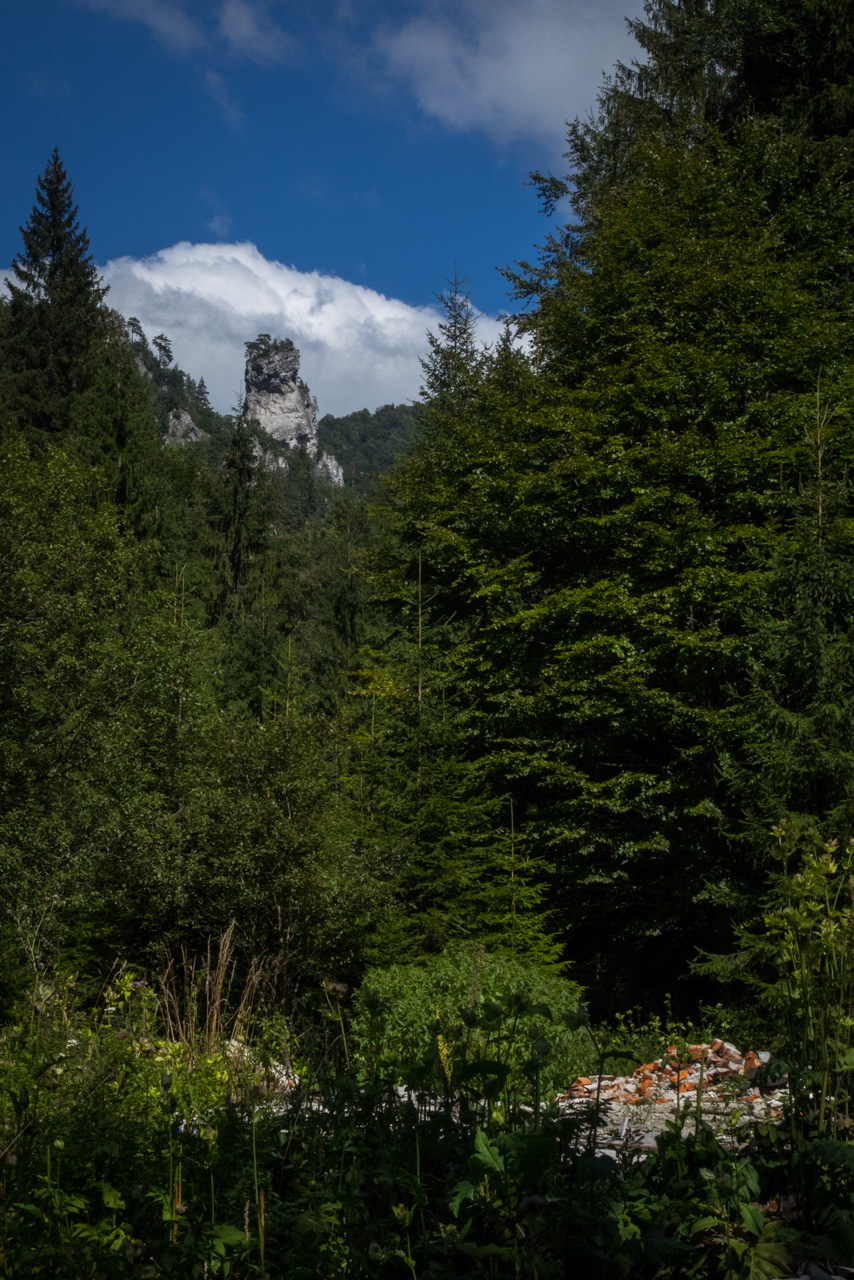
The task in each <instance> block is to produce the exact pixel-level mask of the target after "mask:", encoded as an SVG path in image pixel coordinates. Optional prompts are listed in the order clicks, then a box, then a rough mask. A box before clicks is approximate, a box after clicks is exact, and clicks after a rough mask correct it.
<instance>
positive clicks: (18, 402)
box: [6, 150, 106, 439]
mask: <svg viewBox="0 0 854 1280" xmlns="http://www.w3.org/2000/svg"><path fill="white" fill-rule="evenodd" d="M21 236H22V238H23V250H22V251H21V252H20V253H19V254H17V255H16V257H15V259H14V261H13V263H12V275H13V277H14V278H13V279H11V280H10V281H9V293H10V300H9V325H8V332H7V335H6V345H7V365H8V369H9V372H10V374H11V386H9V385H8V379H7V397H8V398H9V399H11V400H14V403H15V418H16V419H17V422H18V424H19V425H20V426H21V427H22V428H23V430H24V431H25V433H27V434H28V435H30V436H31V437H32V436H34V437H35V438H36V439H44V438H45V437H50V436H55V435H56V434H57V433H59V432H63V431H67V430H68V429H69V426H70V419H71V416H72V401H73V400H74V398H75V397H76V396H78V395H80V394H81V393H83V392H84V391H85V390H86V389H87V388H88V386H89V385H90V384H91V382H92V380H93V376H94V365H95V363H96V359H95V357H96V354H97V346H98V343H99V341H101V340H102V339H103V337H104V327H105V321H106V312H105V310H104V307H103V305H102V304H103V299H104V296H105V294H106V289H105V288H104V286H103V285H102V284H101V281H100V279H99V277H98V273H97V271H96V268H95V266H94V263H93V262H92V257H91V254H90V252H89V238H88V235H87V233H86V230H85V228H82V227H81V226H80V224H79V221H78V217H77V207H76V205H75V204H74V195H73V191H72V188H71V183H70V181H69V179H68V175H67V173H66V171H65V168H64V166H63V163H62V160H61V159H60V155H59V152H58V151H57V150H54V152H53V154H52V155H51V158H50V161H49V162H48V165H47V168H46V169H45V171H44V173H43V174H42V176H41V177H40V178H39V180H38V189H37V195H36V203H35V206H34V208H33V211H32V214H31V215H30V218H29V221H28V222H27V223H26V225H25V226H23V227H21ZM8 415H9V410H8V409H7V421H8Z"/></svg>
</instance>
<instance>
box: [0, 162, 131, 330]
mask: <svg viewBox="0 0 854 1280" xmlns="http://www.w3.org/2000/svg"><path fill="white" fill-rule="evenodd" d="M20 231H21V236H22V238H23V242H24V248H23V252H21V253H19V254H17V255H16V256H15V259H14V261H13V263H12V271H13V273H14V275H15V277H16V278H17V280H18V282H19V283H18V284H15V282H14V281H9V287H10V290H11V293H12V297H13V298H16V299H17V300H19V301H22V300H24V299H27V300H28V301H34V302H43V301H44V302H59V301H67V300H68V299H69V298H70V297H76V299H77V300H78V301H83V300H86V301H88V303H89V304H90V306H91V307H93V308H96V307H98V306H99V305H100V303H101V301H102V300H103V298H104V295H105V294H106V292H107V290H106V288H105V287H104V286H103V285H102V284H101V281H100V279H99V277H98V273H97V271H96V269H95V265H94V263H93V262H92V255H91V253H90V251H89V236H88V234H87V232H86V228H85V227H81V226H80V223H79V222H78V219H77V206H76V205H75V203H74V192H73V190H72V187H71V182H70V181H69V178H68V174H67V173H66V171H65V167H64V165H63V163H62V159H61V157H60V154H59V150H58V149H57V148H54V150H53V153H52V155H51V157H50V160H49V161H48V165H47V168H46V169H45V171H44V173H43V174H42V175H41V177H40V178H39V180H38V187H37V192H36V203H35V205H34V206H33V211H32V213H31V214H30V219H29V221H28V222H27V223H26V225H25V226H23V227H21V228H20Z"/></svg>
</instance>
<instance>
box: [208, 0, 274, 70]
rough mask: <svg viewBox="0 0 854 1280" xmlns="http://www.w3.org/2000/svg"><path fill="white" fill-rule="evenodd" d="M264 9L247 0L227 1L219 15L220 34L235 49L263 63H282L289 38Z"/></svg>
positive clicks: (246, 56)
mask: <svg viewBox="0 0 854 1280" xmlns="http://www.w3.org/2000/svg"><path fill="white" fill-rule="evenodd" d="M265 8H266V7H265V6H262V5H260V4H249V3H247V0H225V2H224V4H223V6H222V9H221V11H220V17H219V29H220V34H221V35H222V36H223V37H224V38H225V40H226V41H227V42H228V44H229V45H230V46H231V48H232V50H233V51H234V52H235V53H239V54H241V55H242V56H243V57H245V58H250V59H251V60H252V61H253V62H257V63H260V64H261V65H262V66H263V65H265V64H268V63H271V62H281V61H282V59H283V58H284V56H285V54H286V53H287V51H288V46H289V41H288V37H287V36H286V35H285V33H284V31H282V30H281V28H280V27H277V26H276V24H275V23H274V22H272V21H271V20H270V18H269V16H268V15H267V13H266V11H265Z"/></svg>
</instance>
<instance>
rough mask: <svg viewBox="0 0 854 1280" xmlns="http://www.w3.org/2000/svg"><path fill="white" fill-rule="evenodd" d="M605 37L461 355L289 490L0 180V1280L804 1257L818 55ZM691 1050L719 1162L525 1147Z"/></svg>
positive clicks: (847, 1253) (830, 659)
mask: <svg viewBox="0 0 854 1280" xmlns="http://www.w3.org/2000/svg"><path fill="white" fill-rule="evenodd" d="M645 9H646V13H645V19H644V20H638V21H635V22H633V23H631V24H630V26H631V28H632V32H633V35H634V37H635V39H636V42H637V46H638V48H637V60H636V61H635V62H633V63H631V64H630V65H618V66H617V67H616V69H615V71H614V73H613V74H612V75H611V77H610V78H608V79H607V80H606V81H605V83H604V85H603V87H602V89H601V92H600V95H599V98H598V101H597V103H596V105H595V109H594V110H593V112H592V113H591V115H590V116H589V117H588V118H587V119H580V120H576V121H574V122H572V123H571V124H570V125H569V128H568V135H567V144H568V150H567V155H566V162H567V166H566V170H567V171H566V176H564V177H561V176H556V175H554V174H550V173H546V174H543V173H538V172H537V173H534V174H532V184H533V187H534V189H535V191H536V194H537V195H538V197H539V199H540V200H541V202H542V205H543V212H544V235H543V242H542V244H541V245H540V246H538V247H537V248H536V249H534V250H531V251H528V250H527V249H526V247H525V246H520V252H521V253H523V254H525V253H527V254H528V256H527V257H524V258H522V259H521V260H520V261H519V262H517V263H516V264H514V265H511V266H509V267H506V268H505V274H506V278H507V286H508V297H509V303H508V310H509V311H510V313H511V314H509V315H508V318H507V321H506V326H505V331H504V335H503V337H502V339H501V341H500V342H498V343H497V344H495V345H494V346H492V347H487V346H485V345H484V344H483V343H481V342H480V341H479V338H478V333H477V318H476V314H475V312H474V310H473V308H472V306H471V304H470V300H469V296H468V292H467V288H466V282H465V281H464V280H460V279H458V278H456V277H455V278H454V279H452V280H450V281H448V282H447V287H446V288H445V289H444V291H443V292H442V293H441V295H440V300H441V304H442V310H443V319H442V322H441V323H440V324H439V326H438V330H437V332H436V333H434V334H430V335H426V336H425V357H424V360H423V386H422V388H421V394H420V399H419V400H418V402H417V403H416V404H415V405H397V406H395V405H385V406H382V407H380V408H377V409H376V411H369V410H368V409H362V410H359V411H355V412H353V413H351V414H350V415H348V416H346V417H342V418H337V419H336V418H331V417H327V418H324V419H323V420H322V421H321V423H320V441H321V444H322V447H323V448H324V449H325V450H328V451H329V452H330V453H332V454H334V455H335V457H336V458H337V459H338V461H339V462H340V464H341V466H342V468H343V474H344V484H343V486H334V485H332V484H331V483H328V482H327V481H326V480H325V479H324V478H323V477H322V476H319V475H318V473H317V472H316V470H315V468H314V467H313V466H312V464H311V460H310V459H309V458H308V457H306V456H305V455H301V454H300V453H299V452H294V453H293V454H292V455H291V456H290V457H289V460H288V466H287V467H284V468H283V467H277V466H274V465H270V463H269V459H268V458H267V455H266V454H265V452H264V450H263V448H259V445H258V432H257V430H256V428H255V427H253V425H252V424H251V423H249V422H247V420H246V419H245V418H244V417H243V416H241V415H240V414H239V413H235V414H234V415H233V416H224V415H221V414H219V413H217V412H215V411H214V409H213V408H212V407H211V404H210V401H209V398H208V393H207V390H206V388H205V385H204V381H203V380H200V381H196V380H195V378H194V377H193V376H192V374H191V373H187V372H185V371H183V370H181V369H180V368H178V366H177V365H176V364H175V362H174V360H173V354H172V349H171V344H170V342H169V338H168V336H167V335H165V334H160V335H158V336H157V337H156V338H154V339H153V340H152V341H151V342H149V341H148V339H147V338H146V335H145V333H144V332H143V330H142V327H141V326H140V324H139V322H138V321H137V320H136V319H135V318H133V317H122V316H120V315H118V314H117V313H116V312H115V311H113V310H111V309H110V306H109V296H108V294H107V292H106V290H105V289H104V287H103V285H102V283H101V281H100V279H99V277H98V273H97V270H96V268H95V266H94V264H93V259H92V255H91V252H90V245H89V240H88V237H87V233H86V231H85V230H83V228H82V226H81V223H80V220H79V217H78V211H77V209H76V207H75V203H74V196H73V191H72V185H71V181H70V179H69V176H68V174H67V173H66V171H65V169H64V167H63V164H62V160H61V158H60V155H59V152H58V151H57V152H54V154H53V155H52V157H51V158H50V160H49V163H48V165H47V168H46V169H45V171H44V173H43V175H42V176H41V177H40V178H39V179H38V188H37V194H36V203H35V206H34V208H33V210H32V212H31V214H30V215H29V218H28V220H27V221H26V222H25V224H24V226H23V227H22V245H21V249H20V252H19V254H18V256H17V258H16V259H15V261H14V263H13V265H12V270H11V273H10V277H9V281H8V284H7V293H6V295H5V296H4V297H3V298H2V300H0V455H2V468H3V477H4V483H3V485H2V489H0V789H2V790H1V791H0V795H2V801H0V872H2V883H3V886H4V892H3V899H2V912H0V1023H2V1026H3V1027H4V1028H5V1030H4V1031H3V1032H2V1036H3V1039H2V1045H0V1065H2V1071H3V1074H4V1080H5V1083H4V1095H3V1101H2V1102H0V1160H2V1161H5V1164H4V1165H3V1170H2V1173H0V1178H2V1187H0V1199H2V1204H3V1206H4V1209H3V1214H4V1226H3V1227H2V1231H0V1274H2V1275H4V1276H10V1277H11V1276H19V1275H24V1274H28V1275H29V1274H32V1275H44V1276H74V1277H76V1276H84V1275H91V1276H102V1275H103V1276H113V1275H115V1276H139V1277H143V1276H146V1277H148V1276H160V1275H166V1274H174V1275H181V1276H202V1275H205V1276H207V1275H209V1274H210V1275H213V1274H223V1275H233V1276H250V1275H261V1276H265V1275H269V1276H283V1277H284V1276H289V1277H290V1276H293V1277H313V1276H317V1277H333V1276H334V1277H338V1276H341V1277H343V1276H359V1275H386V1274H387V1275H389V1276H394V1275H406V1274H410V1275H411V1276H413V1277H414V1276H416V1275H420V1276H432V1277H451V1276H481V1275H483V1276H486V1275H489V1276H522V1275H524V1276H526V1277H527V1276H531V1277H534V1276H540V1277H546V1276H567V1277H572V1276H575V1275H578V1276H588V1275H589V1276H593V1275H597V1276H603V1277H612V1276H613V1277H617V1276H622V1277H629V1276H632V1277H640V1276H650V1277H651V1276H662V1277H663V1276H674V1277H675V1276H707V1275H708V1276H713V1275H720V1276H726V1277H733V1278H735V1277H742V1276H743V1277H750V1278H751V1280H757V1278H758V1277H766V1280H770V1277H773V1276H779V1275H782V1274H783V1271H782V1268H785V1267H787V1266H788V1267H789V1268H790V1269H791V1268H793V1267H794V1266H795V1265H796V1263H797V1262H798V1261H799V1260H801V1259H803V1258H808V1257H812V1258H814V1259H815V1258H821V1259H823V1260H824V1262H825V1264H826V1265H828V1266H830V1264H831V1263H836V1264H841V1263H843V1262H846V1261H848V1262H850V1261H851V1260H852V1258H854V1213H852V1210H851V1203H852V1195H854V1157H852V1154H851V1153H852V1148H851V1147H850V1145H849V1143H848V1140H847V1139H848V1136H849V1133H850V1126H851V1120H850V1117H849V1107H848V1093H849V1090H850V1083H849V1078H850V1073H851V1071H852V1070H854V1049H852V1046H851V1039H852V1036H851V1028H852V1027H854V1005H852V999H854V997H853V996H852V990H854V985H852V979H854V958H852V957H853V956H854V948H852V943H854V891H852V887H851V885H852V881H851V879H850V873H851V870H852V865H854V862H852V858H854V855H852V849H854V845H852V840H854V493H852V477H851V474H850V472H851V469H852V464H854V150H852V129H854V24H852V22H851V19H850V15H849V14H848V12H847V6H846V5H845V3H843V0H648V3H647V4H646V6H645ZM252 336H253V335H250V334H247V341H248V345H250V346H251V341H250V340H251V339H252ZM282 336H283V337H284V336H286V335H282ZM181 415H184V420H187V419H191V420H192V424H193V425H194V427H195V428H196V429H195V430H194V431H193V432H192V436H191V437H187V438H185V439H184V440H183V441H182V442H176V440H175V438H174V432H173V433H172V435H170V426H171V424H173V423H174V422H175V420H176V418H178V417H180V416H181ZM582 993H583V995H584V1001H585V1003H579V997H580V996H581V994H582ZM588 1008H589V1010H590V1012H589V1013H588V1012H587V1010H588ZM656 1028H657V1031H656ZM729 1029H731V1034H732V1035H736V1034H738V1035H741V1036H753V1037H761V1038H764V1042H765V1044H767V1045H768V1046H769V1047H770V1048H771V1050H772V1051H773V1054H774V1057H773V1059H772V1065H773V1064H776V1066H775V1067H774V1069H775V1070H776V1071H778V1072H779V1071H781V1070H785V1072H786V1073H788V1077H789V1081H790V1093H791V1103H790V1105H789V1107H788V1110H787V1120H786V1124H787V1125H788V1126H789V1127H788V1129H787V1128H786V1126H785V1125H784V1126H783V1129H782V1130H780V1129H774V1126H771V1125H766V1126H764V1129H763V1126H758V1127H757V1134H756V1135H755V1136H754V1138H753V1139H752V1140H751V1141H752V1143H753V1145H752V1147H748V1148H745V1147H744V1146H743V1145H742V1146H740V1147H738V1148H731V1147H728V1146H726V1144H724V1145H721V1144H720V1142H719V1141H718V1137H717V1136H716V1135H715V1134H714V1133H713V1131H712V1129H711V1128H710V1127H709V1126H708V1125H706V1124H705V1122H703V1121H702V1120H701V1116H700V1114H699V1104H698V1110H697V1113H696V1114H695V1115H694V1116H693V1118H692V1119H691V1121H690V1124H689V1129H690V1133H689V1132H687V1131H686V1129H685V1126H684V1123H682V1122H679V1121H678V1118H677V1122H676V1124H675V1125H674V1126H673V1128H672V1131H668V1136H667V1137H666V1138H664V1139H662V1140H661V1141H660V1143H659V1146H658V1150H657V1155H656V1156H655V1158H649V1159H645V1160H644V1162H642V1163H638V1162H637V1161H635V1162H632V1160H631V1159H630V1158H628V1157H627V1158H626V1160H625V1161H624V1162H623V1163H622V1164H620V1160H618V1159H617V1158H616V1157H615V1158H614V1159H611V1158H610V1157H605V1156H601V1155H597V1146H596V1127H597V1124H598V1120H597V1119H596V1118H595V1116H594V1118H593V1120H591V1121H588V1122H585V1123H587V1128H585V1127H584V1126H583V1125H582V1127H581V1128H580V1129H579V1127H578V1124H577V1122H575V1121H573V1122H572V1123H571V1124H569V1122H567V1121H566V1119H565V1117H564V1118H563V1119H562V1118H561V1115H560V1113H559V1111H558V1110H556V1109H555V1106H554V1104H553V1103H552V1102H551V1099H553V1098H554V1097H555V1095H556V1093H559V1092H560V1090H562V1089H563V1090H566V1089H567V1088H568V1087H569V1085H570V1084H571V1082H572V1081H571V1078H570V1076H572V1075H574V1074H581V1073H582V1072H587V1073H590V1074H592V1073H593V1071H594V1069H595V1070H597V1071H600V1072H601V1071H604V1070H605V1068H606V1067H609V1066H610V1069H611V1070H613V1069H614V1068H615V1065H616V1064H617V1063H618V1062H619V1061H620V1055H621V1054H622V1055H623V1058H624V1059H625V1058H626V1055H629V1056H631V1055H635V1061H636V1062H637V1061H640V1060H641V1059H640V1058H638V1057H637V1056H636V1055H638V1054H640V1053H642V1052H643V1053H645V1054H646V1056H653V1057H656V1058H660V1057H661V1055H662V1053H665V1046H667V1045H668V1044H670V1042H671V1041H677V1042H678V1043H681V1041H678V1037H679V1036H680V1035H682V1034H683V1032H684V1036H686V1037H688V1038H690V1037H691V1036H693V1037H694V1038H702V1037H704V1036H709V1035H712V1034H719V1033H724V1032H726V1031H727V1030H729ZM656 1035H658V1037H659V1038H658V1040H656ZM526 1037H527V1038H526ZM523 1041H524V1044H525V1045H526V1046H527V1047H526V1048H524V1050H523V1048H522V1047H521V1046H522V1042H523ZM235 1046H237V1047H235ZM478 1046H479V1047H478ZM475 1050H476V1051H475ZM672 1052H673V1053H676V1049H675V1048H674V1049H673V1051H672ZM680 1052H681V1050H680ZM609 1054H610V1055H611V1056H610V1057H609ZM676 1056H677V1058H678V1057H679V1054H676ZM72 1060H74V1070H75V1071H77V1072H78V1073H79V1074H78V1075H77V1076H75V1077H74V1081H75V1083H73V1084H72V1082H71V1076H70V1075H68V1074H67V1073H68V1072H70V1071H71V1062H72ZM277 1071H278V1072H279V1073H280V1077H281V1073H282V1072H284V1073H285V1075H286V1076H287V1079H288V1082H289V1083H288V1091H286V1092H287V1097H288V1098H290V1099H291V1100H292V1101H293V1100H294V1099H296V1102H293V1106H294V1107H296V1110H295V1111H294V1113H293V1114H292V1115H291V1118H290V1119H289V1120H288V1122H287V1123H285V1121H284V1119H283V1116H284V1115H285V1111H284V1110H283V1108H285V1107H286V1103H285V1102H283V1101H282V1100H281V1098H280V1097H279V1095H278V1094H277V1095H276V1096H277V1097H279V1100H278V1101H277V1102H276V1104H275V1106H273V1105H267V1103H265V1097H266V1094H265V1092H264V1091H265V1090H267V1092H268V1093H269V1092H270V1091H271V1090H272V1092H273V1093H275V1092H276V1090H275V1089H273V1086H272V1084H271V1081H272V1080H275V1079H277V1078H279V1077H277V1076H276V1072H277ZM64 1073H66V1074H64ZM259 1073H260V1074H259ZM261 1077H263V1080H262V1081H261V1083H259V1080H261ZM86 1081H88V1085H87V1086H86V1087H85V1088H84V1084H85V1082H86ZM300 1082H302V1084H303V1085H304V1086H305V1088H306V1089H307V1091H308V1092H307V1093H305V1094H302V1093H301V1092H300V1087H298V1086H299V1085H300ZM306 1082H310V1087H309V1084H308V1083H306ZM404 1083H406V1085H407V1086H408V1087H410V1088H411V1089H416V1090H420V1091H421V1093H420V1094H419V1097H420V1099H421V1103H420V1104H419V1105H420V1106H421V1110H417V1109H416V1108H415V1107H412V1106H410V1109H409V1110H406V1108H402V1106H401V1105H399V1100H398V1095H399V1094H400V1090H401V1088H402V1087H403V1084H404ZM311 1089H315V1090H316V1092H315V1093H314V1094H311ZM395 1091H397V1092H395ZM279 1093H281V1090H279ZM78 1095H79V1096H78ZM309 1095H311V1098H312V1099H313V1100H310V1101H309V1102H308V1103H305V1101H304V1098H305V1097H308V1096H309ZM301 1098H302V1099H303V1101H300V1099H301ZM520 1098H521V1099H522V1101H521V1102H520V1101H519V1099H520ZM819 1098H820V1104H819V1102H818V1101H817V1099H819ZM424 1099H427V1102H426V1103H425V1102H424ZM430 1099H432V1100H433V1103H435V1105H433V1103H431V1102H430ZM287 1105H291V1103H288V1104H287ZM425 1105H426V1106H427V1112H426V1113H425V1112H424V1110H423V1106H425ZM431 1106H433V1109H432V1111H431V1109H430V1108H431ZM597 1106H598V1103H597ZM300 1107H301V1108H302V1109H301V1110H300ZM541 1107H542V1114H541ZM549 1107H551V1110H549ZM277 1108H278V1109H277ZM410 1113H411V1114H410ZM425 1114H426V1115H427V1119H425ZM324 1118H325V1119H324ZM683 1120H684V1117H683ZM567 1124H569V1128H567ZM573 1124H574V1125H575V1128H573V1127H572V1125H573ZM591 1125H592V1129H591V1127H590V1126H591ZM300 1126H301V1127H300ZM765 1130H767V1132H766V1131H765ZM760 1131H761V1132H760ZM591 1133H592V1139H591V1137H590V1135H591ZM297 1134H298V1135H299V1136H298V1137H295V1135H297ZM413 1144H414V1145H413ZM413 1152H414V1153H415V1154H414V1155H413ZM52 1153H53V1156H52ZM61 1153H65V1154H64V1155H62V1159H63V1160H64V1162H65V1163H64V1169H65V1172H64V1173H63V1174H62V1175H61V1176H60V1174H59V1172H58V1168H59V1164H60V1158H61ZM51 1158H53V1162H54V1163H53V1168H52V1165H51ZM621 1159H622V1157H621ZM602 1161H604V1162H605V1163H604V1164H603V1163H602ZM158 1179H159V1181H158ZM182 1179H185V1182H183V1181H182ZM466 1179H468V1181H467V1180H466ZM215 1183H216V1188H217V1190H216V1191H215ZM265 1195H266V1202H265ZM206 1197H207V1198H206ZM244 1202H245V1211H244ZM265 1203H266V1206H267V1207H266V1210H265ZM265 1213H266V1216H265Z"/></svg>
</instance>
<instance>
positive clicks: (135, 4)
mask: <svg viewBox="0 0 854 1280" xmlns="http://www.w3.org/2000/svg"><path fill="white" fill-rule="evenodd" d="M74 2H75V3H77V4H82V5H83V6H84V8H87V9H93V10H95V11H96V12H98V13H108V14H110V15H111V16H112V17H114V18H122V19H124V20H125V21H127V22H141V23H142V24H143V26H146V27H148V29H149V31H150V32H151V33H152V35H155V36H156V37H157V38H158V40H161V41H162V42H163V44H165V45H167V46H168V47H169V48H170V49H172V50H173V51H174V52H175V53H192V52H194V51H195V50H196V49H202V48H204V47H205V46H206V45H207V37H206V36H205V33H204V31H203V30H202V28H201V27H200V26H199V25H198V23H197V22H194V20H193V19H192V18H191V17H190V16H189V14H187V13H186V12H185V11H184V10H183V9H182V8H181V6H180V5H178V4H173V3H172V0H74Z"/></svg>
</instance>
